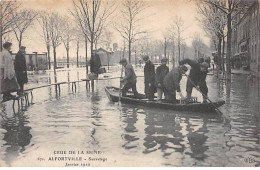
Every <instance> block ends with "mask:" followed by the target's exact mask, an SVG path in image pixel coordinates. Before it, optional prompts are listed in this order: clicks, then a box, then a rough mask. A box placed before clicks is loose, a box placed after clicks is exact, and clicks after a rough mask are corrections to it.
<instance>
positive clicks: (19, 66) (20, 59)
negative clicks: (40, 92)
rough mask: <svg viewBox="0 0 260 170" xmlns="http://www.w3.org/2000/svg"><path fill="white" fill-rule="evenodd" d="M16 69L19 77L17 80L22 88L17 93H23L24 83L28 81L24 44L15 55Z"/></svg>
mask: <svg viewBox="0 0 260 170" xmlns="http://www.w3.org/2000/svg"><path fill="white" fill-rule="evenodd" d="M14 69H15V74H16V77H17V82H18V84H19V86H20V89H19V90H18V91H17V94H22V93H23V90H24V84H25V83H27V82H28V78H27V67H26V59H25V47H24V46H21V47H20V48H19V51H18V53H17V54H16V56H15V61H14Z"/></svg>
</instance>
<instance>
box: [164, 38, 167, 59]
mask: <svg viewBox="0 0 260 170" xmlns="http://www.w3.org/2000/svg"><path fill="white" fill-rule="evenodd" d="M166 52H167V41H166V38H164V58H166Z"/></svg>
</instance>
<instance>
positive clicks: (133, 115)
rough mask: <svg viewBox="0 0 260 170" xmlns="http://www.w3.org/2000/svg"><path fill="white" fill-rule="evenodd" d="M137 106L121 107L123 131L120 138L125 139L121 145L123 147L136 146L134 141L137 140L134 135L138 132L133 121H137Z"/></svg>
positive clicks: (130, 147)
mask: <svg viewBox="0 0 260 170" xmlns="http://www.w3.org/2000/svg"><path fill="white" fill-rule="evenodd" d="M137 111H138V109H137V108H134V107H130V108H128V107H122V112H121V120H122V122H123V123H124V125H123V129H124V133H123V134H122V135H121V138H122V139H123V140H124V141H125V142H124V144H123V145H122V147H123V148H125V149H132V148H135V147H137V145H136V143H135V142H134V141H136V140H139V138H138V137H137V136H136V132H138V130H137V128H136V126H135V123H136V122H137V120H138V119H137Z"/></svg>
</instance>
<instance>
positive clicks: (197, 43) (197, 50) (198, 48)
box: [192, 32, 203, 59]
mask: <svg viewBox="0 0 260 170" xmlns="http://www.w3.org/2000/svg"><path fill="white" fill-rule="evenodd" d="M202 44H203V42H202V39H201V36H200V33H198V32H195V33H194V34H193V37H192V47H193V49H194V59H199V58H200V57H201V54H202Z"/></svg>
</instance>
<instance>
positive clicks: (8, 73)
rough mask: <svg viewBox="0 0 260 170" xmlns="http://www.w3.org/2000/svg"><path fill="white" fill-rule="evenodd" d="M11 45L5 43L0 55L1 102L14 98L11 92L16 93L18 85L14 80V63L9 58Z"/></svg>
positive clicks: (10, 57)
mask: <svg viewBox="0 0 260 170" xmlns="http://www.w3.org/2000/svg"><path fill="white" fill-rule="evenodd" d="M11 46H12V43H10V42H6V43H4V44H3V47H4V49H3V51H2V52H1V53H0V70H1V71H0V75H1V86H0V87H1V94H3V100H9V99H12V98H14V97H15V96H13V95H11V92H14V91H16V90H17V89H18V88H19V85H18V83H17V80H16V76H15V71H14V63H13V59H12V56H11V53H10V51H11Z"/></svg>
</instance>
